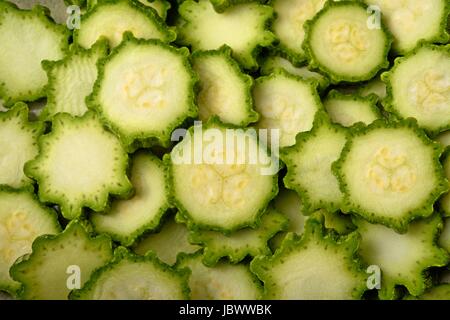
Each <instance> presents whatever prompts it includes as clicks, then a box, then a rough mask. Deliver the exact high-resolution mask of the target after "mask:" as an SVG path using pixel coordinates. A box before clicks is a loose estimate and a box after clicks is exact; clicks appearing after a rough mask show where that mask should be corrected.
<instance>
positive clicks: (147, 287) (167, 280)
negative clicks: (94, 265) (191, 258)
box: [70, 247, 189, 300]
mask: <svg viewBox="0 0 450 320" xmlns="http://www.w3.org/2000/svg"><path fill="white" fill-rule="evenodd" d="M188 297H189V288H188V284H187V272H180V271H176V270H173V269H172V268H170V267H169V266H168V265H166V264H164V263H162V262H161V261H159V259H158V258H157V257H156V256H155V255H154V254H152V253H149V254H147V255H145V256H139V255H135V254H133V253H131V252H129V251H128V250H127V249H126V248H124V247H119V248H117V249H116V250H115V251H114V259H113V260H112V261H111V262H110V263H108V264H107V265H105V266H103V267H102V268H100V269H98V270H97V271H96V272H95V273H94V274H92V277H91V278H90V280H89V281H88V282H87V283H86V285H85V286H84V287H83V288H82V289H81V290H76V291H73V292H72V293H71V294H70V298H71V299H73V300H182V299H187V298H188Z"/></svg>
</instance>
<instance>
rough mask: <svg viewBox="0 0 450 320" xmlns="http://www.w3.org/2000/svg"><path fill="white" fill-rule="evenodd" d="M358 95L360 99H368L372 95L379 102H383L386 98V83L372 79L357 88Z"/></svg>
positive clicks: (379, 79) (378, 79)
mask: <svg viewBox="0 0 450 320" xmlns="http://www.w3.org/2000/svg"><path fill="white" fill-rule="evenodd" d="M358 94H359V95H360V96H361V97H368V96H370V95H372V94H374V95H376V96H377V97H378V99H379V100H383V99H384V98H386V97H387V87H386V83H384V82H383V81H382V80H381V78H378V77H377V78H374V79H372V80H370V81H369V82H368V83H366V84H365V85H363V86H362V87H361V88H359V90H358Z"/></svg>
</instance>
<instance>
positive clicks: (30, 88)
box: [0, 1, 69, 106]
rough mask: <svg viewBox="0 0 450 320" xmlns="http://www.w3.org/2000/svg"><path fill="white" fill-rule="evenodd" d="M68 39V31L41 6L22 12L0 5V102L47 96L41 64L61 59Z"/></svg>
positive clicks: (9, 104) (12, 102)
mask: <svg viewBox="0 0 450 320" xmlns="http://www.w3.org/2000/svg"><path fill="white" fill-rule="evenodd" d="M68 37H69V32H68V31H67V29H66V28H65V27H64V26H60V25H57V24H55V23H54V22H53V21H52V20H51V19H50V18H48V17H47V16H46V14H45V9H43V8H42V7H40V6H36V7H35V8H34V9H33V10H31V11H30V10H20V9H17V7H15V5H13V4H10V3H8V2H6V1H1V2H0V43H1V46H0V99H3V100H4V101H3V102H4V104H5V105H6V106H11V105H13V104H14V103H16V102H18V101H34V100H37V99H39V98H42V97H44V96H45V86H46V84H47V76H46V74H45V71H44V70H43V69H42V67H41V61H43V60H59V59H61V58H62V57H63V55H64V52H65V51H66V50H67V48H68ZM37 44H39V45H37Z"/></svg>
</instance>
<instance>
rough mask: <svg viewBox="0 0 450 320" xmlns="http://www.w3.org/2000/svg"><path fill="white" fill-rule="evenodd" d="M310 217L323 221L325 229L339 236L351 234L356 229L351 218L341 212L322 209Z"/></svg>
mask: <svg viewBox="0 0 450 320" xmlns="http://www.w3.org/2000/svg"><path fill="white" fill-rule="evenodd" d="M310 217H311V218H314V219H316V220H319V221H323V226H324V227H325V229H328V230H333V231H334V232H336V233H337V234H339V235H346V234H349V233H350V232H352V231H354V230H355V229H356V227H355V225H354V224H353V223H352V218H351V216H348V215H344V214H342V213H340V212H339V211H336V212H329V211H326V210H324V209H321V210H317V211H316V212H314V213H313V214H311V215H310Z"/></svg>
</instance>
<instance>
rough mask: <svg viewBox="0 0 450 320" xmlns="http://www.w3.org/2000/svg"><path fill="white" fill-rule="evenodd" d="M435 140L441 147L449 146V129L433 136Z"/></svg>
mask: <svg viewBox="0 0 450 320" xmlns="http://www.w3.org/2000/svg"><path fill="white" fill-rule="evenodd" d="M434 140H435V141H437V142H439V143H440V144H441V145H442V147H444V148H446V147H448V146H450V131H444V132H442V133H441V134H439V135H438V136H436V137H435V138H434Z"/></svg>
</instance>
